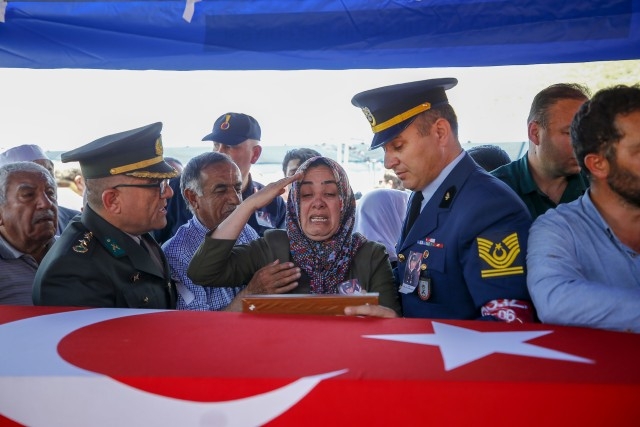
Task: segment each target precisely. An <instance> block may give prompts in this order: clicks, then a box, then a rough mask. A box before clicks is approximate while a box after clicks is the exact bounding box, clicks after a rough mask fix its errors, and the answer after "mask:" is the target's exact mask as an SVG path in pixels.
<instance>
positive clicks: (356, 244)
mask: <svg viewBox="0 0 640 427" xmlns="http://www.w3.org/2000/svg"><path fill="white" fill-rule="evenodd" d="M321 165H326V166H328V167H329V169H331V170H332V171H333V175H334V177H335V180H336V182H337V184H338V193H339V197H340V200H341V202H342V212H341V214H340V226H339V227H338V230H337V231H336V233H335V234H334V235H333V236H331V237H330V238H329V239H327V240H324V241H321V242H316V241H314V240H311V239H309V238H308V237H307V236H306V235H305V234H304V232H303V231H302V228H301V226H300V182H294V183H293V184H291V191H290V192H289V200H288V202H287V234H288V236H289V240H290V242H291V244H290V248H291V256H292V258H293V261H294V263H295V264H296V265H298V266H299V267H300V268H301V269H302V270H304V271H305V272H306V273H307V274H308V275H309V277H310V278H311V293H313V294H336V293H338V288H337V285H338V284H340V283H342V282H344V281H345V280H347V273H348V272H349V268H350V267H351V262H352V260H353V257H354V256H355V254H356V252H357V251H358V249H360V247H361V246H362V244H363V243H364V242H366V239H365V238H364V237H363V236H362V235H361V234H360V233H353V225H354V222H355V211H356V199H355V197H354V196H353V191H352V190H351V186H350V185H349V178H348V177H347V173H346V172H345V171H344V169H343V168H342V167H341V166H340V165H339V164H338V163H337V162H335V161H334V160H331V159H329V158H327V157H312V158H311V159H309V160H307V161H306V162H304V163H303V164H302V165H300V167H299V168H298V172H302V173H306V171H307V170H308V169H309V168H310V167H316V166H321Z"/></svg>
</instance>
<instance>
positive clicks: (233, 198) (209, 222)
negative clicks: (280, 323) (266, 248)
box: [162, 152, 300, 311]
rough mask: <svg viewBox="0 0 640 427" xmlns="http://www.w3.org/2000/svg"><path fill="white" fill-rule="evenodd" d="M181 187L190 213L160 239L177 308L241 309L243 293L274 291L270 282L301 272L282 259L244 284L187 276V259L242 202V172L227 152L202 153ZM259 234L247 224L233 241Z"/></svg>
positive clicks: (241, 241) (246, 240)
mask: <svg viewBox="0 0 640 427" xmlns="http://www.w3.org/2000/svg"><path fill="white" fill-rule="evenodd" d="M180 188H181V190H182V195H183V196H184V199H185V200H186V201H187V204H188V206H189V209H190V210H191V212H192V213H193V215H194V216H193V217H192V218H191V219H190V220H189V221H187V223H186V224H184V225H182V226H181V227H180V228H179V229H178V231H177V232H176V234H175V236H173V237H172V238H171V239H169V240H168V241H167V242H166V243H165V244H164V245H162V250H163V251H164V252H165V254H166V256H167V259H168V261H169V264H170V265H171V269H172V271H173V274H174V277H176V278H177V279H178V283H177V287H178V304H177V308H178V309H182V310H216V311H217V310H226V311H240V310H241V309H242V296H244V295H247V294H268V293H277V292H278V288H277V287H273V288H272V286H271V284H272V283H274V282H277V281H278V280H280V279H286V278H287V277H289V276H292V277H293V279H296V278H297V277H299V272H300V269H298V268H294V267H293V263H282V264H273V265H268V266H266V267H263V268H262V269H261V270H259V271H258V272H257V273H256V274H255V275H254V276H253V279H251V281H250V282H249V284H248V285H247V286H242V287H234V288H214V287H210V286H207V287H203V286H199V285H196V284H195V283H193V281H192V280H191V279H190V278H189V277H188V276H187V269H188V267H189V262H190V261H191V258H192V257H193V254H194V253H195V252H196V250H197V249H198V247H199V246H200V244H201V243H202V241H203V240H204V238H205V236H206V235H207V234H209V233H211V231H212V230H215V229H216V228H217V227H218V225H220V223H221V222H222V221H223V220H224V219H225V218H227V217H228V216H229V215H230V214H231V212H233V211H234V210H235V208H236V207H237V206H238V205H239V204H240V202H242V195H241V188H242V176H241V174H240V169H238V166H236V164H235V163H233V161H232V160H231V158H229V156H227V155H225V154H222V153H217V152H210V153H204V154H200V155H199V156H196V157H194V158H193V159H191V160H190V161H189V162H188V163H187V165H186V167H185V169H184V171H183V173H182V178H181V182H180ZM257 238H258V234H257V233H256V232H255V230H253V229H252V228H251V226H249V225H245V226H244V228H243V229H242V231H241V232H240V236H239V238H238V240H237V241H236V244H245V243H249V242H251V241H252V240H255V239H257Z"/></svg>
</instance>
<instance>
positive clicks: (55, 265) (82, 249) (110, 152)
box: [33, 123, 177, 309]
mask: <svg viewBox="0 0 640 427" xmlns="http://www.w3.org/2000/svg"><path fill="white" fill-rule="evenodd" d="M161 130H162V123H153V124H150V125H148V126H143V127H140V128H137V129H133V130H129V131H126V132H120V133H117V134H114V135H108V136H105V137H102V138H100V139H97V140H95V141H93V142H90V143H89V144H86V145H84V146H82V147H79V148H77V149H75V150H72V151H68V152H66V153H63V154H62V156H61V159H62V162H71V161H77V162H79V163H80V169H81V170H82V175H83V176H84V178H85V186H86V187H85V189H86V193H85V194H86V200H87V202H86V206H85V208H84V210H83V212H82V216H81V217H79V218H76V219H74V220H73V221H72V222H71V223H70V224H69V225H68V226H67V228H66V229H65V231H64V232H63V233H62V235H61V236H60V238H59V239H58V240H57V241H56V243H55V244H54V245H53V247H52V248H51V250H50V251H49V252H48V253H47V255H46V256H45V258H44V259H43V260H42V263H41V264H40V267H39V268H38V272H37V273H36V277H35V280H34V286H33V302H34V304H35V305H58V306H61V305H62V306H89V307H132V308H155V309H173V308H175V305H176V289H175V286H174V283H173V281H172V279H171V276H170V268H169V265H168V263H167V261H166V258H165V257H164V254H163V253H162V250H161V249H160V247H159V246H158V244H157V243H156V241H155V240H154V239H153V237H151V235H150V234H149V232H150V231H151V230H154V229H159V228H162V227H164V225H165V224H166V218H165V216H166V205H167V199H169V198H170V197H172V196H173V191H172V190H171V188H170V187H169V186H168V185H167V182H168V179H169V178H171V177H174V176H176V175H177V172H176V170H175V169H173V168H172V167H171V166H169V165H168V164H167V163H166V162H165V161H164V158H163V149H162V138H161V136H160V131H161Z"/></svg>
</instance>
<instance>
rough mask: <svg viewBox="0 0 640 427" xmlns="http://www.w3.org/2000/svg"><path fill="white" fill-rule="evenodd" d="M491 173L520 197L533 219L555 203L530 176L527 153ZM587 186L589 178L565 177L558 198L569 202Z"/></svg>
mask: <svg viewBox="0 0 640 427" xmlns="http://www.w3.org/2000/svg"><path fill="white" fill-rule="evenodd" d="M491 175H493V176H495V177H496V178H498V179H500V180H501V181H503V182H504V183H505V184H507V185H508V186H509V187H511V189H512V190H513V191H515V192H516V193H517V194H518V196H520V198H521V199H522V201H523V202H524V204H525V205H527V208H528V209H529V212H530V213H531V217H532V218H533V219H534V220H535V219H536V218H537V217H539V216H540V215H542V214H543V213H545V212H546V211H547V210H548V209H553V208H555V207H556V206H557V205H556V204H555V203H554V201H553V200H551V199H550V198H549V197H548V196H547V195H546V194H544V193H543V192H542V191H540V189H539V188H538V186H537V185H536V182H535V181H534V180H533V177H532V176H531V171H530V170H529V158H528V157H527V154H526V153H525V155H524V156H523V157H522V158H520V159H518V160H515V161H513V162H511V163H508V164H506V165H504V166H500V167H499V168H498V169H496V170H494V171H492V172H491ZM587 188H589V180H588V179H587V178H586V177H585V176H584V175H583V174H582V173H578V174H575V175H571V176H568V177H567V188H565V190H564V192H563V193H562V197H561V198H560V203H569V202H572V201H574V200H576V199H577V198H578V197H580V196H582V195H583V194H584V192H585V191H587Z"/></svg>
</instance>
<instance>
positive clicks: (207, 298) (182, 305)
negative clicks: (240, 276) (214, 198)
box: [162, 216, 259, 311]
mask: <svg viewBox="0 0 640 427" xmlns="http://www.w3.org/2000/svg"><path fill="white" fill-rule="evenodd" d="M209 232H210V230H208V229H207V228H206V227H205V226H204V225H203V224H202V223H201V222H200V221H198V219H197V218H196V217H195V216H194V217H192V218H191V219H190V220H189V221H187V223H186V224H184V225H182V226H180V228H178V230H177V231H176V234H175V235H174V236H173V237H172V238H170V239H169V240H167V241H166V242H165V243H164V244H163V245H162V250H163V251H164V253H165V255H166V257H167V261H168V262H169V265H170V266H171V276H172V277H173V279H174V280H175V281H176V287H177V289H178V303H177V306H176V308H177V309H178V310H201V311H208V310H211V311H219V310H223V309H224V308H225V307H227V306H228V305H229V304H230V303H231V301H233V299H234V298H235V297H236V295H238V293H239V292H240V291H241V290H242V289H243V288H244V286H241V287H233V288H214V287H210V286H200V285H196V284H195V283H193V282H192V281H191V279H189V277H188V276H187V268H188V267H189V262H190V261H191V258H192V257H193V254H195V253H196V250H197V249H198V247H199V246H200V244H201V243H202V241H203V240H204V238H205V236H206V235H207V234H208V233H209ZM258 237H259V236H258V233H256V232H255V230H254V229H253V228H251V226H249V225H245V226H244V228H243V229H242V232H241V233H240V236H239V237H238V240H237V241H236V244H245V243H249V242H251V241H252V240H256V239H257V238H258Z"/></svg>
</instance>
